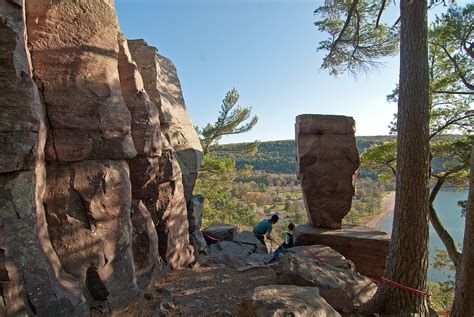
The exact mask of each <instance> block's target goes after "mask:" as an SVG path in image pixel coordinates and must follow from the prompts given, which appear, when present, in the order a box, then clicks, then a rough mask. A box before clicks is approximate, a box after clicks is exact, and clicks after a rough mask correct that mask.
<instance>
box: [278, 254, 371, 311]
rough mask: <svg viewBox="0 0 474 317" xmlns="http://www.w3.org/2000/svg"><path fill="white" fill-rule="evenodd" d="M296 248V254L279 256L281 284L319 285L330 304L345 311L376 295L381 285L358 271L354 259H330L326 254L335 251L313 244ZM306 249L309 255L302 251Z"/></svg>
mask: <svg viewBox="0 0 474 317" xmlns="http://www.w3.org/2000/svg"><path fill="white" fill-rule="evenodd" d="M291 250H292V249H290V251H291ZM294 251H295V252H296V254H293V253H291V252H288V253H283V254H281V255H280V257H279V259H278V262H277V267H276V270H277V280H278V284H284V285H298V286H309V287H317V288H319V291H320V294H321V296H322V297H323V298H324V299H325V300H326V301H327V302H328V303H329V305H331V306H332V307H333V308H334V309H336V310H337V311H339V312H343V313H352V312H353V311H354V310H355V308H356V307H357V306H359V305H362V304H364V303H366V302H367V301H369V300H370V299H371V298H372V296H373V295H374V294H375V292H376V290H377V286H376V285H375V284H374V283H372V282H371V281H370V280H369V279H368V278H366V277H364V276H362V275H360V274H359V273H357V272H354V270H353V268H352V267H353V265H352V264H351V263H350V261H347V260H345V261H343V260H342V259H340V258H338V257H337V256H334V255H332V260H330V261H328V262H326V260H325V258H326V257H325V255H324V254H328V253H329V254H331V253H332V254H334V253H335V251H334V250H331V249H329V248H328V247H324V246H311V247H307V248H306V249H303V250H301V249H300V250H294ZM302 252H305V253H307V254H306V255H305V256H301V255H300V254H298V253H302Z"/></svg>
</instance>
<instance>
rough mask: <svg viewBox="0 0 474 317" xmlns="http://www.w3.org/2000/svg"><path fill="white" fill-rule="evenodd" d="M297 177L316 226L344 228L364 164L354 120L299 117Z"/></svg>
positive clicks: (309, 213)
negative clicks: (360, 159) (344, 219)
mask: <svg viewBox="0 0 474 317" xmlns="http://www.w3.org/2000/svg"><path fill="white" fill-rule="evenodd" d="M295 127H296V159H297V176H298V178H299V179H300V180H301V187H302V189H303V197H304V201H305V205H306V210H307V212H308V218H309V221H310V223H311V224H312V225H314V226H316V227H322V228H332V229H339V228H341V224H342V218H344V216H345V215H346V214H347V213H348V212H349V210H350V209H351V203H352V196H354V176H355V174H356V171H357V170H358V168H359V165H360V161H359V155H358V152H357V148H356V143H355V135H354V133H355V122H354V119H352V118H351V117H345V116H332V115H300V116H297V117H296V126H295Z"/></svg>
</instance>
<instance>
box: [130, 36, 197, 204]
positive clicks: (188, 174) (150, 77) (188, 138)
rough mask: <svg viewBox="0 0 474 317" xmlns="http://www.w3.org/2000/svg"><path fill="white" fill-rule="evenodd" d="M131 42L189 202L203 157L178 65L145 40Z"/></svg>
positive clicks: (131, 48)
mask: <svg viewBox="0 0 474 317" xmlns="http://www.w3.org/2000/svg"><path fill="white" fill-rule="evenodd" d="M128 46H129V48H130V52H131V55H132V58H133V60H134V61H135V62H136V64H137V65H138V69H139V71H140V73H141V75H142V78H143V82H144V86H145V90H146V91H147V93H148V95H149V96H150V99H151V101H152V102H153V103H154V104H155V105H157V106H158V110H159V114H160V123H161V130H162V132H163V135H164V136H165V138H166V139H167V140H168V143H169V144H170V146H171V147H172V148H173V149H174V151H175V152H176V160H178V163H179V165H180V167H181V172H182V178H183V186H184V196H185V198H186V203H189V200H190V199H191V196H192V191H193V188H194V184H195V182H196V179H197V175H198V171H199V167H200V164H201V160H202V147H201V143H200V141H199V136H198V135H197V132H196V130H195V129H194V126H193V124H192V122H191V119H190V117H189V115H188V113H187V112H186V106H185V103H184V98H183V94H182V92H181V84H180V82H179V79H178V75H177V71H176V68H175V66H174V65H173V63H172V62H171V61H170V60H169V59H167V58H166V57H164V56H161V55H160V54H158V50H157V49H156V48H154V47H152V46H149V45H148V44H147V43H146V42H145V41H144V40H129V41H128Z"/></svg>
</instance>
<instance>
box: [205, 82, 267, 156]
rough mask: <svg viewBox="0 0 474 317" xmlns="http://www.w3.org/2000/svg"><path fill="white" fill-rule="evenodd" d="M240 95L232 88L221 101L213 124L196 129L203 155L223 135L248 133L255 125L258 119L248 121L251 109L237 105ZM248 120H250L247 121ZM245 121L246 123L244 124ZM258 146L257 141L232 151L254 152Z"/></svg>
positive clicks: (253, 118) (213, 146) (211, 148)
mask: <svg viewBox="0 0 474 317" xmlns="http://www.w3.org/2000/svg"><path fill="white" fill-rule="evenodd" d="M239 98H240V95H239V92H238V91H237V89H235V88H232V90H230V91H229V92H227V94H226V95H225V97H224V99H223V100H222V105H221V110H220V112H219V116H218V117H217V120H216V122H215V123H214V124H210V123H208V124H207V125H206V126H205V127H204V128H202V129H198V133H199V135H200V137H201V143H202V148H203V151H204V155H206V154H209V153H210V152H211V151H212V150H214V149H213V148H215V147H216V146H217V144H218V142H219V141H220V139H221V138H222V137H223V136H225V135H235V134H241V133H245V132H248V131H250V130H252V128H253V127H254V126H255V125H256V124H257V122H258V117H257V116H253V117H252V118H251V119H250V113H251V111H252V108H245V107H240V106H238V105H237V102H238V101H239ZM249 119H250V120H249ZM246 121H247V122H246ZM258 145H259V142H258V141H255V142H254V143H250V144H245V145H242V146H240V147H236V148H234V149H233V151H235V152H246V153H249V152H252V151H253V152H254V151H256V150H257V148H258Z"/></svg>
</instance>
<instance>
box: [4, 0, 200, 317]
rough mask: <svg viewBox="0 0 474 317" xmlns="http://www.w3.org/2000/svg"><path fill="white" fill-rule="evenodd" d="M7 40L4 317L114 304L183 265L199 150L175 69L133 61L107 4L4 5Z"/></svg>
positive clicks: (82, 311) (7, 1) (9, 1)
mask: <svg viewBox="0 0 474 317" xmlns="http://www.w3.org/2000/svg"><path fill="white" fill-rule="evenodd" d="M25 17H27V18H25ZM135 43H144V42H143V41H135ZM0 45H1V49H0V94H1V95H2V98H0V109H1V112H2V122H1V123H0V132H1V133H0V144H1V147H0V185H1V187H0V228H1V231H0V286H1V287H0V296H1V297H2V299H0V303H2V304H1V305H0V315H11V316H17V315H25V314H26V315H35V314H38V315H45V314H48V315H62V316H64V315H71V316H83V315H88V314H89V309H90V307H95V306H100V307H109V308H110V309H115V308H117V307H120V306H123V305H125V304H126V303H127V302H129V301H130V300H132V299H134V298H135V296H136V295H137V294H138V293H139V289H140V288H145V287H147V286H148V284H149V283H150V281H151V279H152V277H153V276H156V275H159V274H160V272H161V271H163V270H164V268H165V266H169V267H171V268H181V267H185V266H187V265H189V264H190V263H191V262H192V261H193V250H192V247H191V245H190V243H189V233H188V219H187V203H188V202H189V200H190V198H191V193H192V189H193V187H194V183H195V181H196V178H197V172H198V170H199V165H200V161H201V157H202V149H201V147H200V144H199V138H198V136H197V134H196V132H195V130H194V128H193V126H192V123H191V120H190V118H189V116H188V115H187V113H186V108H185V105H184V99H183V97H182V93H181V87H180V83H179V80H178V77H177V74H176V69H175V68H174V66H173V65H172V63H171V62H170V61H169V60H168V59H166V58H164V57H162V56H161V55H157V54H156V50H155V49H152V50H153V56H145V58H143V59H142V58H140V61H135V60H134V57H135V56H134V55H132V54H131V53H130V50H129V48H128V43H127V40H126V39H125V38H124V36H123V35H122V34H121V33H120V29H119V25H118V21H117V15H116V12H115V9H114V5H113V1H112V0H94V1H90V0H77V1H49V0H35V1H27V2H26V4H25V2H24V1H21V0H15V1H14V0H0ZM143 45H145V44H143ZM132 46H133V45H132ZM145 46H146V45H145ZM134 47H135V46H134ZM137 56H138V55H137ZM147 58H148V59H147ZM142 63H149V64H150V65H154V68H153V69H154V70H153V74H154V75H153V76H151V75H150V74H148V73H146V72H143V71H142V69H141V68H140V65H143V64H142Z"/></svg>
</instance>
